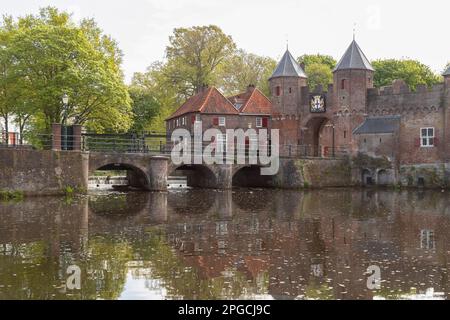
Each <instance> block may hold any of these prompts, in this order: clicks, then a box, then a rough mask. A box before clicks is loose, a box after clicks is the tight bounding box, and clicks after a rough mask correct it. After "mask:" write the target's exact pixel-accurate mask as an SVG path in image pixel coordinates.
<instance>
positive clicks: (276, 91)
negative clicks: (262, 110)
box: [275, 86, 281, 97]
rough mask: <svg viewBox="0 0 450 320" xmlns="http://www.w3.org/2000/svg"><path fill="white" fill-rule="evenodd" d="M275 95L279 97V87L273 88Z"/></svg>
mask: <svg viewBox="0 0 450 320" xmlns="http://www.w3.org/2000/svg"><path fill="white" fill-rule="evenodd" d="M275 95H276V96H277V97H279V96H281V87H280V86H277V87H275Z"/></svg>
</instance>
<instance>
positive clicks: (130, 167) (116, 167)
mask: <svg viewBox="0 0 450 320" xmlns="http://www.w3.org/2000/svg"><path fill="white" fill-rule="evenodd" d="M95 171H126V173H127V174H126V176H127V180H128V185H129V186H131V187H134V188H138V189H143V190H150V177H149V175H148V173H147V170H146V169H144V168H141V167H139V166H137V165H135V164H130V163H127V162H112V161H110V160H107V159H105V160H104V161H100V162H91V163H90V164H89V176H92V175H93V174H94V172H95Z"/></svg>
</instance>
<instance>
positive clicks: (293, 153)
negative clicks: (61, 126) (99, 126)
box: [36, 133, 348, 159]
mask: <svg viewBox="0 0 450 320" xmlns="http://www.w3.org/2000/svg"><path fill="white" fill-rule="evenodd" d="M65 139H67V140H69V141H72V142H71V143H68V144H67V143H66V144H62V145H66V146H69V147H71V148H72V149H71V148H65V149H64V148H62V150H81V151H90V152H105V153H144V154H154V155H170V154H171V152H172V150H173V148H174V146H175V144H174V143H173V142H172V141H171V140H170V136H167V135H166V134H165V133H145V134H133V133H128V134H96V133H83V134H82V135H81V137H75V136H67V137H65ZM54 140H55V139H54V137H53V136H52V135H40V136H39V137H38V138H37V139H36V141H37V142H38V143H37V145H38V146H39V148H41V149H55V148H54V146H55V141H54ZM73 141H75V143H74V142H73ZM76 141H79V142H76ZM192 141H193V139H192ZM57 142H58V143H60V141H57ZM217 143H218V145H215V146H214V147H215V148H217V151H218V152H219V153H220V154H223V155H224V158H226V156H227V155H226V154H227V153H228V156H229V155H232V156H233V157H234V158H235V159H236V158H237V156H238V155H243V156H245V157H248V156H249V155H250V152H251V151H250V147H249V143H248V142H246V143H245V144H237V143H236V142H235V144H234V148H231V150H226V147H227V145H226V144H225V142H222V143H219V142H217ZM211 144H213V145H214V142H203V143H202V144H201V146H200V148H199V147H198V146H196V145H195V144H194V143H192V144H191V146H190V147H191V148H190V150H191V151H192V152H193V153H194V152H198V153H201V154H203V152H204V150H205V148H207V147H211ZM185 147H186V146H185ZM263 147H264V148H268V155H270V154H271V152H272V150H271V148H274V147H275V146H271V145H266V146H263ZM278 147H279V156H280V157H281V158H342V157H346V156H347V155H348V150H347V149H346V148H342V147H339V148H333V147H331V146H322V145H319V146H313V145H290V144H286V145H279V146H278ZM73 148H75V149H73ZM264 150H265V149H264ZM227 151H228V152H227ZM213 155H214V153H213ZM256 155H257V156H258V155H259V152H256Z"/></svg>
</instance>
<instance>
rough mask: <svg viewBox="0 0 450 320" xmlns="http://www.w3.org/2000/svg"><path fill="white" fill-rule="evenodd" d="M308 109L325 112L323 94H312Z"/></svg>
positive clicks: (314, 111)
mask: <svg viewBox="0 0 450 320" xmlns="http://www.w3.org/2000/svg"><path fill="white" fill-rule="evenodd" d="M310 111H311V112H312V113H322V112H326V105H325V96H324V95H321V94H317V95H313V96H311V99H310Z"/></svg>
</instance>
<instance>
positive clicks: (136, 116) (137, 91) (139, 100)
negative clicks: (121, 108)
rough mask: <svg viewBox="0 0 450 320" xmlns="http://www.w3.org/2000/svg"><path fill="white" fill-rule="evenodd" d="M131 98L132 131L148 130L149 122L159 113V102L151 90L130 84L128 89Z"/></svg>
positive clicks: (149, 128)
mask: <svg viewBox="0 0 450 320" xmlns="http://www.w3.org/2000/svg"><path fill="white" fill-rule="evenodd" d="M128 91H129V93H130V97H131V100H132V103H131V108H132V111H133V124H132V126H131V130H132V131H133V132H143V131H150V130H151V129H152V128H151V122H152V120H153V118H154V117H156V116H157V115H158V113H159V109H160V107H161V106H160V104H159V102H158V100H156V98H155V97H154V96H153V94H152V92H151V91H150V90H148V89H145V88H142V87H133V86H131V87H130V88H129V89H128Z"/></svg>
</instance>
